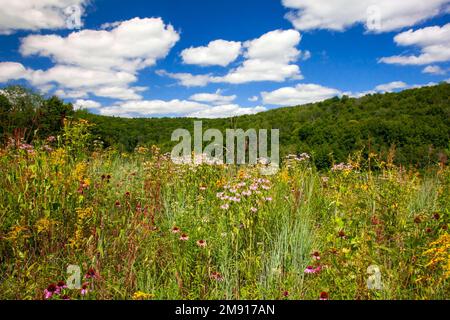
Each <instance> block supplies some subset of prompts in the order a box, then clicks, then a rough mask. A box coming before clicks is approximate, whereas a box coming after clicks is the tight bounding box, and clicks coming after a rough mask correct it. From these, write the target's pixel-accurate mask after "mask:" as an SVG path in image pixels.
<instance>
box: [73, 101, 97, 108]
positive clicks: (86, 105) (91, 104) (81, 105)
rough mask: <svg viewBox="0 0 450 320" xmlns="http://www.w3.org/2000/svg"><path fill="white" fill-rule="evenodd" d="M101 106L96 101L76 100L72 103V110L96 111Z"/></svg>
mask: <svg viewBox="0 0 450 320" xmlns="http://www.w3.org/2000/svg"><path fill="white" fill-rule="evenodd" d="M101 106H102V105H101V104H100V103H98V102H97V101H93V100H83V99H78V100H76V101H75V102H74V103H73V108H74V110H81V109H98V108H100V107H101Z"/></svg>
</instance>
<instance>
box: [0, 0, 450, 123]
mask: <svg viewBox="0 0 450 320" xmlns="http://www.w3.org/2000/svg"><path fill="white" fill-rule="evenodd" d="M2 2H4V3H2ZM50 3H52V5H51V6H50V5H49V4H50ZM55 3H56V4H55ZM0 8H1V9H0V86H2V85H7V84H14V83H21V84H26V85H29V86H32V87H34V88H36V89H37V90H40V91H42V92H43V93H46V94H57V95H59V96H61V97H62V98H64V99H65V100H66V101H70V102H73V103H74V105H75V106H76V107H77V108H82V107H84V108H88V109H89V110H91V111H92V112H94V113H99V114H104V115H114V116H123V117H159V116H176V117H179V116H191V117H194V116H198V117H225V116H232V115H240V114H250V113H256V112H261V111H264V110H269V109H272V108H276V107H280V106H287V105H296V104H305V103H309V102H315V101H320V100H323V99H326V98H330V97H333V96H336V95H342V94H347V95H351V96H360V95H363V94H366V93H374V92H386V91H397V90H403V89H407V88H411V87H414V86H422V85H432V84H434V83H438V82H440V81H448V79H449V77H450V76H449V75H448V74H449V73H450V69H449V67H450V64H449V61H450V24H449V14H448V13H449V12H450V0H429V1H422V0H420V1H419V0H408V1H398V2H396V4H395V5H394V4H393V2H392V1H388V0H336V1H326V0H259V1H257V0H245V1H242V0H241V1H235V0H227V1H226V0H214V1H211V0H195V1H194V0H191V1H189V0H153V1H144V0H128V1H119V0H108V1H106V0H92V1H86V0H56V1H55V0H36V1H34V2H33V5H29V6H28V7H27V5H23V4H22V6H21V7H19V6H18V5H17V4H11V2H8V1H6V0H0ZM68 8H69V9H68ZM77 8H78V9H77ZM76 9H77V10H76ZM78 18H79V19H78ZM78 20H79V21H78ZM74 27H75V28H74Z"/></svg>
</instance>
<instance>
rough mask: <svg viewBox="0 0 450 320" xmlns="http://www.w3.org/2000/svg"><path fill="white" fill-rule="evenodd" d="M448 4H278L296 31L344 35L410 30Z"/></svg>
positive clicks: (346, 0) (412, 0) (325, 0)
mask: <svg viewBox="0 0 450 320" xmlns="http://www.w3.org/2000/svg"><path fill="white" fill-rule="evenodd" d="M449 2H450V1H449V0H427V1H423V0H406V1H393V0H377V1H374V0H333V1H329V0H282V3H283V5H284V6H285V7H287V8H289V9H292V10H291V12H289V13H288V14H287V16H286V17H287V18H288V19H289V20H290V21H291V22H292V24H293V25H294V26H295V28H296V29H298V30H313V29H329V30H337V31H344V30H345V29H347V28H349V27H351V26H353V25H355V24H364V25H365V26H366V28H367V29H369V30H371V31H375V32H387V31H393V30H397V29H401V28H405V27H411V26H414V25H416V24H417V23H420V22H422V21H424V20H427V19H429V18H432V17H434V16H436V15H438V14H440V13H444V12H445V10H446V9H448V6H447V5H448V3H449Z"/></svg>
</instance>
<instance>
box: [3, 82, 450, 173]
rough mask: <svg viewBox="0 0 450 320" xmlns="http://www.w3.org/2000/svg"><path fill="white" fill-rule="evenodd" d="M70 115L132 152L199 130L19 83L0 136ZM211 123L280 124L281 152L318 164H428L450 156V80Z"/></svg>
mask: <svg viewBox="0 0 450 320" xmlns="http://www.w3.org/2000/svg"><path fill="white" fill-rule="evenodd" d="M64 117H76V118H84V119H87V120H89V121H91V122H93V123H94V124H95V126H94V127H93V133H94V136H95V138H96V139H97V138H100V139H102V140H103V141H104V142H105V145H106V146H115V147H117V148H119V149H120V150H121V151H133V150H134V149H135V147H137V146H139V145H145V146H151V145H158V146H160V147H161V148H162V149H163V151H170V150H171V148H172V146H173V145H174V143H172V142H171V141H170V138H171V134H172V132H173V131H174V130H175V129H178V128H185V129H188V130H191V131H192V128H193V119H186V118H177V119H173V118H163V119H123V118H114V117H105V116H99V115H94V114H90V113H88V112H86V111H77V112H75V113H74V112H73V111H72V108H71V105H70V104H66V103H64V102H63V101H62V100H60V99H58V98H57V97H51V98H44V97H41V96H39V95H36V94H35V93H33V92H30V91H29V90H26V89H23V88H20V87H12V88H7V89H5V90H3V91H0V136H2V138H3V141H5V137H7V136H10V135H12V134H13V132H16V131H17V129H24V130H21V131H23V132H25V133H26V137H27V140H32V139H33V138H36V137H37V138H42V137H46V136H48V135H50V134H57V133H58V130H60V129H61V126H62V123H63V121H62V120H63V118H64ZM203 122H204V128H205V129H208V128H217V129H220V130H223V131H224V130H225V129H228V128H242V129H249V128H255V129H272V128H274V129H280V131H281V137H280V143H281V152H282V155H286V154H288V153H302V152H307V153H310V154H312V155H313V159H314V161H315V163H316V165H317V166H318V167H319V168H325V167H328V166H330V165H331V164H332V163H333V162H343V161H345V160H346V159H347V157H348V155H349V154H351V153H353V152H355V151H362V152H363V154H364V155H367V154H368V153H369V152H375V153H378V154H382V155H384V156H387V154H388V152H389V150H395V161H396V163H399V164H405V165H417V166H420V167H423V166H426V165H427V164H429V163H435V162H436V161H439V160H441V161H442V160H445V159H446V157H447V158H448V157H449V156H450V142H449V141H450V84H448V83H442V84H440V85H437V86H433V87H423V88H418V89H412V90H406V91H403V92H400V93H386V94H376V95H368V96H365V97H362V98H359V99H354V98H349V97H342V98H337V97H336V98H333V99H330V100H327V101H324V102H320V103H315V104H309V105H304V106H297V107H288V108H280V109H276V110H271V111H268V112H264V113H260V114H256V115H248V116H241V117H235V118H229V119H209V120H203Z"/></svg>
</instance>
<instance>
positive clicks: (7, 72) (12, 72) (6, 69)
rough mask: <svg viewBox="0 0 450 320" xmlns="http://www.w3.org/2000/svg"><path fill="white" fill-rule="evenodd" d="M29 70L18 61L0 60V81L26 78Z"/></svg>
mask: <svg viewBox="0 0 450 320" xmlns="http://www.w3.org/2000/svg"><path fill="white" fill-rule="evenodd" d="M28 73H29V71H28V70H27V69H26V68H25V67H24V66H23V65H22V64H20V63H16V62H0V83H1V82H8V81H11V80H19V79H23V78H26V77H27V76H28Z"/></svg>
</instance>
